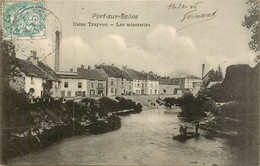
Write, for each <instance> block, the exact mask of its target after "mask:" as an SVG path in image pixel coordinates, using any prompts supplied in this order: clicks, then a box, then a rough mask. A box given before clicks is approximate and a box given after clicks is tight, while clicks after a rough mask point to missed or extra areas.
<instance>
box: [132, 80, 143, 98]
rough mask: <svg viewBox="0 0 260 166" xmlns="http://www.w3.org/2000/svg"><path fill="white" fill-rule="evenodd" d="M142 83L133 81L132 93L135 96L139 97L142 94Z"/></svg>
mask: <svg viewBox="0 0 260 166" xmlns="http://www.w3.org/2000/svg"><path fill="white" fill-rule="evenodd" d="M141 92H142V81H141V80H133V93H134V94H136V95H141V94H142V93H141Z"/></svg>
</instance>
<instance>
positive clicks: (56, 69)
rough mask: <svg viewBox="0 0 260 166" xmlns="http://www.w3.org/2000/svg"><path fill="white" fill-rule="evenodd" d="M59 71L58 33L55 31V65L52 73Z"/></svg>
mask: <svg viewBox="0 0 260 166" xmlns="http://www.w3.org/2000/svg"><path fill="white" fill-rule="evenodd" d="M59 69H60V31H56V50H55V64H54V71H59Z"/></svg>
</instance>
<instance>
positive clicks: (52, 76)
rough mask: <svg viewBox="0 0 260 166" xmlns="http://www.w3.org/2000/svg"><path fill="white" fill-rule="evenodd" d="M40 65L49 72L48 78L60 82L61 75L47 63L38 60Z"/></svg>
mask: <svg viewBox="0 0 260 166" xmlns="http://www.w3.org/2000/svg"><path fill="white" fill-rule="evenodd" d="M38 67H40V68H41V69H42V70H44V71H45V72H46V73H47V76H48V79H49V80H52V81H56V82H60V79H59V76H58V74H57V73H55V72H54V71H53V70H52V69H51V68H50V67H49V66H48V65H47V64H44V63H42V62H40V61H38Z"/></svg>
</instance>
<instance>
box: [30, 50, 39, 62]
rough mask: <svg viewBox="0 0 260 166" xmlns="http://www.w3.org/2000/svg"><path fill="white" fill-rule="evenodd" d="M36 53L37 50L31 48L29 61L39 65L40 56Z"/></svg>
mask: <svg viewBox="0 0 260 166" xmlns="http://www.w3.org/2000/svg"><path fill="white" fill-rule="evenodd" d="M36 54H37V52H36V51H33V50H31V56H30V57H29V61H30V62H31V63H32V64H34V65H37V63H38V57H37V56H36Z"/></svg>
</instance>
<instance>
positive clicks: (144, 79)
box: [135, 71, 159, 95]
mask: <svg viewBox="0 0 260 166" xmlns="http://www.w3.org/2000/svg"><path fill="white" fill-rule="evenodd" d="M135 73H136V74H137V76H138V77H139V78H140V80H141V94H142V95H158V93H159V81H158V79H157V78H156V76H155V75H154V74H153V72H151V71H150V72H149V73H146V72H144V71H142V72H139V71H135Z"/></svg>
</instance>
